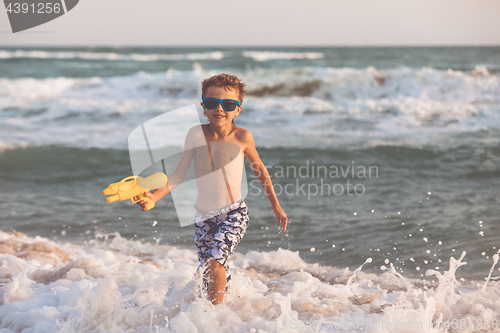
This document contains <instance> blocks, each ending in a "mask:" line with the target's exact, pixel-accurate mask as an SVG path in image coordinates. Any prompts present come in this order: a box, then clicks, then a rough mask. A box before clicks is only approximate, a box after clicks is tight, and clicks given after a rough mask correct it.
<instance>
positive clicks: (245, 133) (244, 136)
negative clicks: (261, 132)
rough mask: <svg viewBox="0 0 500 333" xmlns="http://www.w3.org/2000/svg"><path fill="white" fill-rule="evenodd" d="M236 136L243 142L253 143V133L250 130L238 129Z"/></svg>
mask: <svg viewBox="0 0 500 333" xmlns="http://www.w3.org/2000/svg"><path fill="white" fill-rule="evenodd" d="M234 136H235V137H236V138H237V139H238V140H240V141H243V142H251V141H253V136H252V133H250V131H249V130H247V129H246V128H243V127H236V129H235V133H234Z"/></svg>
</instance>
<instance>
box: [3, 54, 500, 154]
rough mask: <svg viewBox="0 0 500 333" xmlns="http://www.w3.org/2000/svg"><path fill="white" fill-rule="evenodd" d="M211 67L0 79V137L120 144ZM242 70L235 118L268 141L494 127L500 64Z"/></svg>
mask: <svg viewBox="0 0 500 333" xmlns="http://www.w3.org/2000/svg"><path fill="white" fill-rule="evenodd" d="M217 72H218V71H216V70H204V69H203V68H202V67H201V66H200V65H199V64H197V63H195V64H194V65H193V69H192V70H190V71H180V70H176V69H173V68H171V69H169V70H168V71H167V72H165V73H157V74H151V73H145V72H139V73H136V74H133V75H129V76H123V77H109V78H101V77H93V78H64V77H62V78H47V79H34V78H24V79H0V109H3V112H2V113H0V120H1V121H2V122H3V123H4V124H7V125H8V127H7V128H6V129H5V130H4V131H2V135H1V136H0V139H1V140H3V141H4V142H6V143H19V142H25V143H27V144H53V143H55V144H71V145H76V146H84V147H89V146H90V147H100V148H107V147H116V148H125V146H126V145H125V142H126V137H127V135H128V134H129V133H130V131H131V130H132V129H133V128H135V127H136V126H137V124H139V123H142V122H144V121H146V120H148V119H151V118H154V117H155V116H157V115H159V114H161V113H164V112H168V111H171V110H174V109H176V108H180V107H184V106H186V105H190V104H193V103H194V104H198V103H199V102H200V95H201V89H200V82H201V81H202V80H203V79H204V78H206V77H208V76H211V75H213V74H216V73H217ZM241 76H242V77H244V78H245V81H246V83H247V90H248V95H247V96H246V97H245V100H244V104H243V112H242V113H241V116H240V117H239V118H238V120H237V123H238V125H240V126H243V127H246V128H249V129H250V130H252V133H254V132H255V133H254V135H256V139H257V141H258V142H267V144H268V145H269V146H299V147H309V146H318V144H320V145H321V146H326V147H329V146H332V145H346V144H349V145H356V142H358V141H359V142H360V144H366V142H367V141H366V137H367V134H368V135H369V137H370V140H371V142H379V143H381V144H385V145H393V144H394V142H397V143H398V144H405V145H423V144H429V143H432V140H434V139H435V138H436V137H437V136H441V137H440V138H439V142H445V141H446V138H443V137H442V136H443V135H448V134H454V133H465V132H477V131H484V130H489V129H498V128H500V118H499V117H498V111H499V110H500V109H499V108H500V74H499V73H490V72H488V70H487V69H486V68H484V67H481V66H478V67H476V69H475V70H474V71H472V72H468V73H467V72H461V71H453V70H448V71H440V70H436V69H433V68H422V69H410V68H398V69H391V70H385V71H380V70H377V69H375V68H373V67H369V68H366V69H353V68H339V69H334V68H320V67H315V68H300V69H268V70H261V69H255V70H248V71H247V72H245V73H242V75H241ZM278 125H279V126H278ZM49 129H50V130H49ZM332 129H333V130H332ZM166 131H169V133H174V132H175V129H174V128H166ZM172 131H173V132H172ZM290 133H294V136H293V137H292V138H291V137H290V135H289V134H290ZM173 140H175V138H173ZM175 144H182V139H181V141H180V143H178V142H176V143H175ZM117 145H118V146H117Z"/></svg>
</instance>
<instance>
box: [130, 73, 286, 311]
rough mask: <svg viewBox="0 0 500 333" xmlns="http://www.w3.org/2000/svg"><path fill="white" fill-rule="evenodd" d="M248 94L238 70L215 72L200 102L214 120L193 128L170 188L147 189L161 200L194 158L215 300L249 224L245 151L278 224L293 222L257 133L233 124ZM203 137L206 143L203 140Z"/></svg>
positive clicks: (198, 233) (198, 227)
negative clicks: (257, 143)
mask: <svg viewBox="0 0 500 333" xmlns="http://www.w3.org/2000/svg"><path fill="white" fill-rule="evenodd" d="M244 93H245V84H244V83H242V82H241V80H240V79H238V78H237V77H236V76H234V75H230V74H220V75H215V76H212V77H210V78H208V79H206V80H204V81H203V82H202V100H203V101H202V102H201V106H202V107H203V112H204V114H205V117H206V118H207V120H208V121H209V124H206V125H201V128H200V126H195V127H193V128H191V130H190V131H189V132H188V134H187V136H186V142H185V149H184V152H183V154H182V157H181V159H180V161H179V164H178V165H177V168H176V169H175V171H174V172H173V173H172V174H171V175H170V176H169V179H168V184H167V186H166V189H158V190H155V191H154V192H152V193H149V192H146V193H145V194H144V195H145V196H147V197H149V198H150V199H152V200H153V201H154V202H155V203H156V202H157V201H158V200H159V199H160V198H162V197H163V196H165V195H166V194H167V193H170V192H171V191H172V190H173V189H174V188H175V187H176V186H178V184H180V183H181V182H182V181H183V179H184V177H185V176H186V173H187V170H188V168H189V166H190V164H191V162H192V160H193V159H194V167H195V176H196V182H197V187H198V196H197V198H196V204H195V211H196V215H195V243H196V246H197V248H198V258H199V260H200V266H202V265H204V266H205V267H206V268H205V274H206V275H208V286H207V292H208V297H209V300H210V301H211V302H212V303H213V304H214V305H216V304H220V303H222V301H223V299H224V293H225V290H226V284H227V282H228V281H229V279H230V277H231V276H230V273H229V270H228V267H227V260H228V258H229V256H230V255H231V254H232V253H233V252H234V249H235V247H236V245H238V243H239V242H240V240H241V238H242V237H243V235H244V234H245V231H246V227H247V225H248V209H247V206H246V204H245V202H244V201H243V199H242V198H241V175H242V169H243V155H242V153H243V154H244V156H246V157H247V159H248V161H249V162H250V165H251V167H252V171H253V172H254V174H255V175H256V176H257V178H258V180H259V182H260V184H261V185H262V188H263V189H264V192H265V193H266V196H267V198H268V200H269V202H270V203H271V210H272V211H273V213H274V215H275V216H276V220H277V224H278V228H279V227H280V226H281V227H282V228H283V231H286V226H287V223H288V219H287V216H286V214H285V212H284V211H283V209H282V208H281V206H280V204H279V202H278V199H277V197H276V194H275V193H274V188H273V185H272V183H271V178H270V177H269V173H268V172H267V169H266V167H265V166H264V164H263V163H262V161H261V160H260V157H259V154H258V153H257V150H256V149H255V142H254V139H253V137H252V134H251V133H250V131H248V130H246V129H244V128H240V127H236V126H235V125H234V118H235V117H238V115H239V114H240V112H241V109H242V106H241V103H242V102H243V95H244ZM201 141H203V143H204V145H200V144H199V143H200V142H201ZM234 148H236V150H235V149H234ZM216 165H217V168H216V167H215V166H216ZM215 171H217V172H215ZM211 175H213V177H210V176H211ZM217 175H218V176H217ZM210 178H212V179H211V180H210ZM137 204H138V205H140V206H141V207H142V210H145V209H146V207H147V202H145V201H144V200H141V201H139V202H138V203H137Z"/></svg>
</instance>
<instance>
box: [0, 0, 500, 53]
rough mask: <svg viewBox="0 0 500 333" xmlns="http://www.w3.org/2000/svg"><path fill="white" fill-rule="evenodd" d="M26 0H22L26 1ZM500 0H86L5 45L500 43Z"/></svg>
mask: <svg viewBox="0 0 500 333" xmlns="http://www.w3.org/2000/svg"><path fill="white" fill-rule="evenodd" d="M19 1H22V0H19ZM499 17H500V0H307V1H306V0H250V1H248V0H247V1H242V0H217V1H206V0H146V1H140V0H80V2H79V3H78V5H77V6H76V7H75V8H74V9H73V10H71V11H70V12H68V13H66V14H65V15H63V16H61V17H59V18H57V19H55V20H53V21H51V22H48V23H45V24H43V25H41V26H38V27H34V28H32V29H29V30H26V31H24V32H18V33H15V34H13V33H12V30H11V28H10V25H9V21H8V17H7V13H6V10H5V9H4V8H3V7H2V8H0V46H22V45H42V46H78V45H85V46H104V45H106V46H210V45H214V46H237V45H242V46H243V45H253V46H258V45H262V46H330V45H338V46H390V45H404V46H406V45H415V46H419V45H430V46H434V45H447V46H450V45H500V19H499Z"/></svg>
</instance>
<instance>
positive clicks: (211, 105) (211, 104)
mask: <svg viewBox="0 0 500 333" xmlns="http://www.w3.org/2000/svg"><path fill="white" fill-rule="evenodd" d="M203 104H204V105H205V108H206V109H209V110H212V109H215V108H216V107H217V105H218V104H219V101H218V100H216V99H215V98H205V100H204V101H203Z"/></svg>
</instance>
